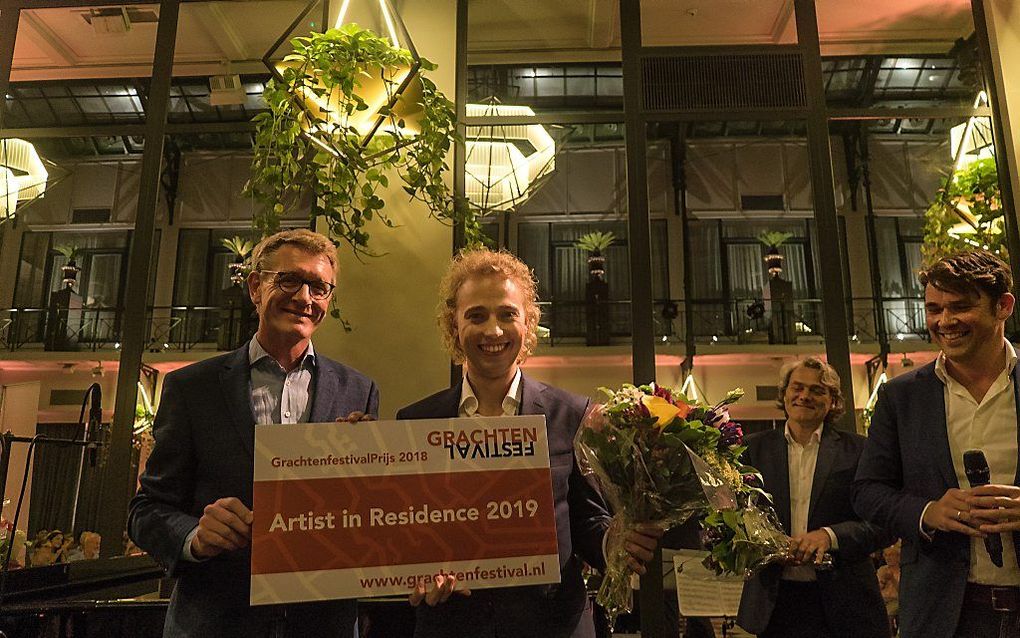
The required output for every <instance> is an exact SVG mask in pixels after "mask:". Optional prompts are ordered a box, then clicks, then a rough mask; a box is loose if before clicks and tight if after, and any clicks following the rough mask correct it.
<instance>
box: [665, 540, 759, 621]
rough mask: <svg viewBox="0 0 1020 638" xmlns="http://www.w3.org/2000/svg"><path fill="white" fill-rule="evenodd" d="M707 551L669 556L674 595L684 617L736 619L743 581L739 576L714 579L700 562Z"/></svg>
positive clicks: (713, 574) (694, 551)
mask: <svg viewBox="0 0 1020 638" xmlns="http://www.w3.org/2000/svg"><path fill="white" fill-rule="evenodd" d="M706 556H708V552H703V551H697V550H691V549H681V550H677V551H676V553H675V554H674V555H673V568H674V573H675V574H676V596H677V601H678V602H679V604H680V613H681V614H682V615H684V616H716V617H723V616H727V617H730V618H736V616H737V610H738V609H739V608H740V594H741V592H742V591H743V588H744V580H743V579H742V578H740V577H739V576H716V575H715V572H713V571H711V570H709V569H707V568H706V567H705V566H704V565H702V564H701V561H702V560H704V558H705V557H706Z"/></svg>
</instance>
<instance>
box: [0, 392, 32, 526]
mask: <svg viewBox="0 0 1020 638" xmlns="http://www.w3.org/2000/svg"><path fill="white" fill-rule="evenodd" d="M38 405H39V382H37V381H36V382H26V383H9V384H8V383H5V384H4V385H2V386H0V432H6V431H8V430H10V431H11V432H12V433H13V434H14V436H24V437H33V436H35V426H36V414H37V406H38ZM27 458H28V444H26V443H15V444H14V445H13V449H12V453H11V462H10V466H9V467H8V472H7V485H6V486H5V487H4V495H5V496H6V498H8V499H10V504H9V505H6V506H4V507H3V517H4V518H5V519H7V520H9V521H12V522H13V521H14V510H15V508H16V507H17V504H18V495H19V493H20V491H21V481H22V479H23V478H24V477H25V463H26V461H27ZM31 498H32V474H31V472H29V475H28V482H27V487H26V488H25V500H24V501H23V503H22V505H21V518H20V519H19V520H18V529H28V512H29V503H30V501H31ZM0 505H3V503H2V502H0Z"/></svg>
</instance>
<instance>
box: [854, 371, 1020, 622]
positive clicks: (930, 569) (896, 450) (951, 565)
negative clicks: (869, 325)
mask: <svg viewBox="0 0 1020 638" xmlns="http://www.w3.org/2000/svg"><path fill="white" fill-rule="evenodd" d="M1012 377H1013V392H1014V398H1015V399H1016V401H1017V405H1018V406H1020V394H1017V388H1018V385H1017V370H1016V369H1014V370H1013V374H1012ZM1018 437H1020V431H1018ZM1018 446H1020V440H1018ZM1014 483H1015V484H1017V485H1020V470H1018V476H1017V477H1016V479H1015V480H1014ZM959 487H960V485H959V481H958V480H957V478H956V470H955V469H954V467H953V459H952V456H951V453H950V448H949V435H948V432H947V430H946V402H945V394H944V386H943V384H942V381H940V380H939V378H938V377H937V376H936V375H935V363H934V362H933V363H930V364H928V365H926V366H924V367H922V368H918V369H917V370H913V371H911V372H909V373H907V374H903V375H900V376H898V377H896V378H895V379H893V380H892V381H889V382H888V383H886V384H884V385H883V386H882V387H881V388H880V389H879V391H878V403H877V404H876V405H875V414H874V415H873V416H872V417H871V428H870V430H869V432H868V444H867V445H866V446H865V448H864V454H862V455H861V462H860V465H859V466H858V469H857V477H856V479H855V481H854V507H855V508H856V509H857V511H858V512H859V513H860V514H861V516H863V517H864V518H865V519H867V520H869V521H871V522H873V523H876V524H878V525H881V526H884V527H886V528H888V529H889V530H890V531H892V532H893V533H894V534H896V535H897V536H899V537H900V538H902V539H903V551H902V553H901V558H900V565H901V567H900V569H901V575H900V616H899V617H900V636H902V638H922V637H923V638H952V636H953V634H954V633H955V630H956V625H957V623H958V622H959V618H960V610H961V607H962V606H963V591H964V588H965V587H966V586H967V575H968V574H969V572H970V540H969V537H967V536H964V535H963V534H958V533H956V532H951V533H948V532H936V533H935V535H934V536H933V538H932V540H931V541H928V540H926V539H925V538H924V537H923V536H921V533H920V529H919V523H920V520H921V514H922V512H924V508H925V506H926V505H927V504H928V503H929V502H930V501H937V500H938V499H940V498H941V497H942V495H943V494H945V492H946V490H948V489H950V488H959ZM1013 538H1014V540H1020V534H1014V537H1013Z"/></svg>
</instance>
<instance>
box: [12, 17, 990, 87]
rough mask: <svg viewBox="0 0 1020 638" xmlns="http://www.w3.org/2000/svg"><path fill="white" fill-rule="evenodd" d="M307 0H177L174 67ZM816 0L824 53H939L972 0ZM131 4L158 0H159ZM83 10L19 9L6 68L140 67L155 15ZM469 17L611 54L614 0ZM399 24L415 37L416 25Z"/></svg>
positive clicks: (616, 38)
mask: <svg viewBox="0 0 1020 638" xmlns="http://www.w3.org/2000/svg"><path fill="white" fill-rule="evenodd" d="M304 6H305V2H304V1H303V0H231V1H224V2H188V3H185V4H184V5H182V8H181V17H180V25H179V28H178V39H177V50H176V55H175V67H174V72H175V74H177V75H207V74H219V73H224V72H225V71H226V70H227V65H228V63H229V66H230V70H231V71H232V72H234V73H246V72H264V67H263V66H262V64H261V63H260V62H259V60H260V59H261V57H262V56H263V55H264V54H265V53H266V51H267V49H268V48H269V47H270V45H271V44H272V42H273V41H274V40H276V39H277V38H278V37H279V36H280V35H282V32H283V30H284V29H285V28H286V27H287V25H289V24H290V22H291V21H292V20H293V19H294V18H295V17H296V16H297V14H298V12H299V11H300V10H301V9H302V8H303V7H304ZM398 7H399V3H398ZM817 7H818V22H819V32H820V37H821V41H822V49H823V54H829V55H850V54H861V53H889V54H897V53H943V52H945V51H947V50H948V49H949V47H950V46H951V45H952V43H953V41H954V40H955V39H956V38H959V37H965V36H967V35H968V34H969V33H970V32H971V31H972V30H973V22H972V17H971V13H970V1H969V0H853V1H849V0H817ZM134 8H135V9H142V10H145V9H149V10H151V11H157V6H156V5H135V6H134ZM82 13H83V10H82V9H32V10H23V11H22V17H21V21H20V25H19V31H18V39H17V41H16V43H15V59H14V69H13V71H12V75H11V77H12V80H14V81H24V80H41V79H60V78H68V77H95V78H99V77H130V76H136V77H137V76H144V75H148V73H149V68H150V67H151V63H152V49H153V45H154V42H155V37H156V35H155V34H156V25H155V24H154V23H140V24H133V25H132V28H131V30H130V31H128V32H127V33H121V34H106V35H99V34H96V33H95V31H94V30H93V28H92V27H91V26H90V25H89V24H88V23H87V22H86V21H85V20H84V18H83V17H82ZM641 19H642V26H643V43H644V44H645V45H647V46H698V45H733V44H779V43H793V42H795V41H796V28H795V18H794V14H793V0H644V2H643V3H642V5H641ZM311 20H314V18H313V17H310V18H308V19H306V20H305V22H308V21H311ZM469 24H470V27H469V54H470V62H473V63H499V62H506V63H518V62H570V61H588V60H618V59H619V55H620V54H619V47H620V24H619V3H618V2H617V0H558V1H550V0H471V3H470V5H469ZM301 29H307V25H305V24H304V23H303V24H302V26H301ZM408 29H409V30H410V32H411V35H412V37H413V35H414V25H413V24H409V25H408Z"/></svg>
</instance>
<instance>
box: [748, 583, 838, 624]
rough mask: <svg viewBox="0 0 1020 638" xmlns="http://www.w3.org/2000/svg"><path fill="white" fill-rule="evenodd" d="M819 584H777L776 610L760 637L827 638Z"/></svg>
mask: <svg viewBox="0 0 1020 638" xmlns="http://www.w3.org/2000/svg"><path fill="white" fill-rule="evenodd" d="M829 636H831V631H830V629H829V625H828V623H827V622H826V620H825V610H824V609H823V608H822V592H821V589H820V588H819V587H818V583H816V582H814V583H802V582H798V581H793V580H781V581H779V592H778V594H777V596H776V607H775V609H773V610H772V617H771V618H770V619H769V624H768V627H766V628H765V631H764V632H762V633H761V634H759V638H829Z"/></svg>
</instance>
